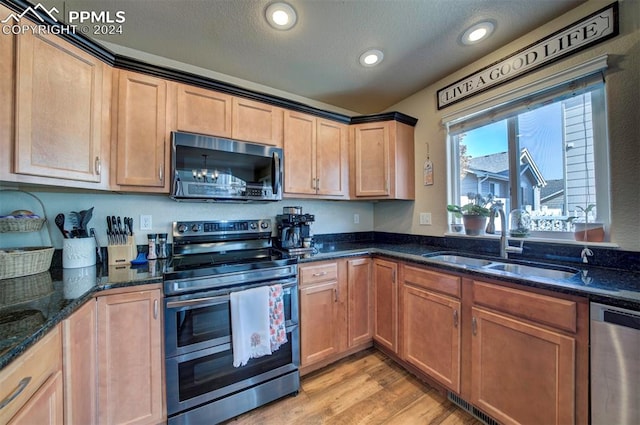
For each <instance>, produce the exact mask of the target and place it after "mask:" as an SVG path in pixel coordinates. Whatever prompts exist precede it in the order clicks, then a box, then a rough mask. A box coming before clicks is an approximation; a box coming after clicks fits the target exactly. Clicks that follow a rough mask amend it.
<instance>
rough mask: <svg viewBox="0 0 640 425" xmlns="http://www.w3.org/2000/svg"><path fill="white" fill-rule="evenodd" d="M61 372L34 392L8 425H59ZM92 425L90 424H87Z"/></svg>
mask: <svg viewBox="0 0 640 425" xmlns="http://www.w3.org/2000/svg"><path fill="white" fill-rule="evenodd" d="M62 398H63V389H62V372H60V371H58V372H56V373H55V374H54V375H52V376H51V377H49V379H48V380H47V381H46V382H45V383H44V384H43V385H42V387H40V388H39V389H38V391H36V393H35V394H34V395H33V397H31V398H30V399H29V401H28V402H27V404H25V405H24V406H22V409H21V410H20V411H19V412H18V413H17V414H16V415H15V416H14V417H13V418H12V419H11V421H9V424H8V425H36V424H37V425H59V424H62V421H63V417H64V413H63V407H62ZM87 423H92V422H87Z"/></svg>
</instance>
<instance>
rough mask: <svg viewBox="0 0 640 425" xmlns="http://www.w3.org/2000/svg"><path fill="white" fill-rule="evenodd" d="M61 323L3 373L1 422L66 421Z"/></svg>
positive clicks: (25, 423)
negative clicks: (64, 419) (64, 418)
mask: <svg viewBox="0 0 640 425" xmlns="http://www.w3.org/2000/svg"><path fill="white" fill-rule="evenodd" d="M60 334H61V332H60V326H56V327H55V328H54V329H52V330H51V331H49V333H48V334H47V335H46V336H45V337H44V338H43V339H42V340H40V341H38V343H36V344H35V345H34V346H33V347H31V348H29V349H28V350H27V351H26V352H25V353H24V354H22V355H21V356H20V358H18V359H16V360H15V361H14V362H13V363H11V364H10V365H9V366H7V367H6V368H4V369H3V370H2V371H1V372H0V403H1V404H2V408H1V409H0V423H3V424H5V423H8V424H12V425H13V424H24V425H34V424H38V425H40V424H43V425H46V424H52V425H53V424H62V423H63V415H64V413H63V401H62V399H63V390H62V341H61V337H60Z"/></svg>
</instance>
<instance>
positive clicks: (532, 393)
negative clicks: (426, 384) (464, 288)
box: [471, 307, 576, 424]
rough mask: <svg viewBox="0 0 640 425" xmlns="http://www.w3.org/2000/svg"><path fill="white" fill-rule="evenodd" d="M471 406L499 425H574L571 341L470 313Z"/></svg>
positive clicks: (490, 315)
mask: <svg viewBox="0 0 640 425" xmlns="http://www.w3.org/2000/svg"><path fill="white" fill-rule="evenodd" d="M472 334H473V335H472V342H471V382H472V384H471V402H472V403H473V404H475V405H476V406H478V407H479V408H480V409H482V410H484V411H485V412H486V413H488V414H489V415H491V416H493V417H494V418H495V419H497V420H498V421H499V422H501V423H507V424H511V423H513V424H515V423H531V424H568V423H575V370H576V364H575V340H574V339H573V338H570V337H567V336H564V335H561V334H559V333H556V332H553V331H550V330H547V329H545V328H542V327H539V326H535V325H533V324H529V323H526V322H523V321H520V320H516V319H513V318H510V317H507V316H504V315H501V314H496V313H493V312H490V311H487V310H484V309H480V308H477V307H473V309H472Z"/></svg>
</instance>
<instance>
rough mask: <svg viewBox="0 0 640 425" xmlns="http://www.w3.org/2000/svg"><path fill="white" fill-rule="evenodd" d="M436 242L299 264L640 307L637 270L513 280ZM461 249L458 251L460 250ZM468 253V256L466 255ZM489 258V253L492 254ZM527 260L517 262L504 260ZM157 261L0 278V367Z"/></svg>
mask: <svg viewBox="0 0 640 425" xmlns="http://www.w3.org/2000/svg"><path fill="white" fill-rule="evenodd" d="M447 250H450V249H446V248H443V247H441V246H431V245H425V244H421V243H412V242H409V243H406V242H403V243H380V242H372V241H363V242H337V243H327V242H323V243H318V244H317V251H318V252H317V253H315V254H313V255H311V256H309V257H308V258H301V259H300V260H299V261H300V263H301V264H304V263H307V262H312V261H322V260H331V259H338V258H348V257H357V256H363V255H374V256H383V257H386V258H390V259H395V260H399V261H405V262H410V263H414V264H417V265H425V266H431V267H435V268H439V269H441V270H443V271H449V272H463V273H466V274H468V275H470V276H471V277H478V278H485V279H492V280H497V281H508V282H512V283H517V284H521V285H523V286H527V287H534V288H542V289H549V290H552V291H556V292H560V293H565V294H571V295H578V296H583V297H587V298H588V299H589V300H591V301H594V302H601V303H605V304H610V305H615V306H619V307H623V308H629V309H632V310H639V311H640V272H638V271H637V270H631V271H626V270H621V269H616V268H607V267H596V266H593V265H589V264H582V263H575V262H572V263H569V264H567V263H563V262H553V261H545V262H546V263H553V264H555V265H561V266H571V267H573V268H575V269H578V270H579V273H577V274H576V275H575V276H574V277H572V278H570V279H566V280H551V279H545V278H533V277H528V278H518V277H515V276H510V275H500V274H495V273H487V272H486V270H482V269H473V268H460V267H456V266H454V265H449V264H442V263H435V262H433V261H430V260H429V259H428V258H425V257H423V256H422V254H429V253H435V252H440V251H447ZM460 252H461V253H464V251H460ZM471 255H473V254H471ZM494 258H495V257H494ZM509 261H515V262H518V263H520V264H530V263H529V262H527V261H523V260H509ZM162 266H163V264H162V263H158V264H155V267H153V268H152V269H151V270H150V269H149V267H148V265H147V264H145V265H142V266H138V267H118V268H116V267H113V266H112V267H107V266H105V267H101V266H94V267H88V268H83V269H61V268H52V269H51V270H50V271H48V272H44V273H40V274H38V275H32V276H25V277H22V278H16V279H6V280H0V369H2V368H4V367H5V366H7V365H8V364H9V363H10V362H11V361H13V360H14V359H15V358H17V357H18V356H19V355H20V354H22V353H23V352H24V351H25V350H26V349H27V348H29V347H30V346H31V345H33V344H34V343H35V342H36V341H38V340H39V339H41V338H42V337H43V336H44V335H45V334H46V333H47V332H48V331H49V330H51V329H52V328H53V327H54V326H55V325H57V324H58V323H60V322H61V321H62V320H64V319H66V318H67V317H69V316H70V315H71V314H72V313H73V312H74V311H75V310H77V309H78V308H79V307H80V306H82V305H83V304H84V303H85V302H86V301H88V300H90V299H92V298H94V297H96V296H98V295H99V293H100V292H101V291H104V290H107V289H112V288H118V287H125V286H134V285H145V284H159V283H162V270H161V268H162Z"/></svg>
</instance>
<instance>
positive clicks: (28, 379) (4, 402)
mask: <svg viewBox="0 0 640 425" xmlns="http://www.w3.org/2000/svg"><path fill="white" fill-rule="evenodd" d="M29 382H31V377H30V376H27V377H26V378H22V380H21V381H20V382H18V388H16V389H15V391H14V392H12V393H11V394H9V395H8V396H7V397H6V398H5V399H4V400H2V401H0V409H3V408H4V407H5V406H6V405H7V404H9V403H11V402H12V401H13V400H14V399H15V398H16V397H18V396H19V395H20V393H22V391H24V389H25V388H27V385H29Z"/></svg>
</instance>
